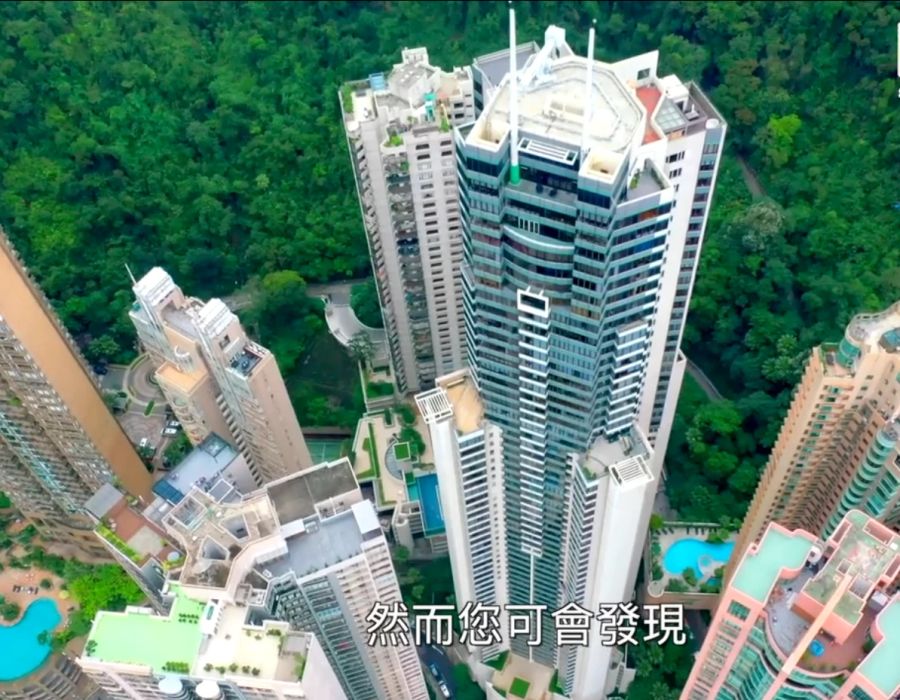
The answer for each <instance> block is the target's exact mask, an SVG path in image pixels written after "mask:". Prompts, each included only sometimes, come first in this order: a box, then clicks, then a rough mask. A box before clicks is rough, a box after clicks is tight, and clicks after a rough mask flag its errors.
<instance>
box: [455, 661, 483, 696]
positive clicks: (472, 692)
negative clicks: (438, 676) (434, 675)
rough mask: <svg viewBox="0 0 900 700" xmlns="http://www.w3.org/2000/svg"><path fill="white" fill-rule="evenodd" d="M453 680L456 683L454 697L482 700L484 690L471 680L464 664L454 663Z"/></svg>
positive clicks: (467, 668)
mask: <svg viewBox="0 0 900 700" xmlns="http://www.w3.org/2000/svg"><path fill="white" fill-rule="evenodd" d="M453 682H454V683H455V684H456V693H455V694H454V697H455V698H459V700H484V697H485V695H484V691H483V690H482V689H481V688H479V687H478V684H477V683H475V681H473V680H472V676H471V674H470V673H469V667H468V666H466V664H463V663H460V664H454V666H453Z"/></svg>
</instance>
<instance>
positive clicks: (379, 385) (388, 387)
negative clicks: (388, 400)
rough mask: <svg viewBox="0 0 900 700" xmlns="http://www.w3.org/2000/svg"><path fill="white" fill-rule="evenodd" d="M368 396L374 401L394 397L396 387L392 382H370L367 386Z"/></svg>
mask: <svg viewBox="0 0 900 700" xmlns="http://www.w3.org/2000/svg"><path fill="white" fill-rule="evenodd" d="M366 394H367V395H368V396H369V398H372V399H377V398H381V397H383V396H393V394H394V385H393V384H391V383H390V382H369V383H368V384H366Z"/></svg>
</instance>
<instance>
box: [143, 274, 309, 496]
mask: <svg viewBox="0 0 900 700" xmlns="http://www.w3.org/2000/svg"><path fill="white" fill-rule="evenodd" d="M133 289H134V294H135V297H136V298H137V301H136V302H135V303H134V304H133V305H132V308H131V310H130V312H129V316H130V317H131V321H132V323H134V327H135V329H136V330H137V334H138V338H139V339H140V342H141V345H142V346H143V347H144V348H145V349H146V350H147V352H148V353H149V355H150V359H151V362H153V365H154V367H155V368H156V371H155V375H154V376H155V377H156V380H157V382H158V384H159V387H160V389H162V392H163V394H164V395H165V397H166V399H167V401H168V402H169V405H170V406H171V407H172V410H173V411H174V412H175V415H176V416H177V417H178V420H179V421H180V422H181V425H182V426H183V428H184V430H185V433H186V434H187V436H188V437H189V438H190V440H191V442H192V443H193V444H194V445H198V444H200V443H201V442H202V441H203V440H205V439H206V437H207V436H209V435H210V433H215V434H217V435H220V436H221V437H223V438H225V439H226V440H227V441H229V442H230V443H232V444H234V445H235V446H236V447H237V448H238V450H239V451H240V452H241V453H242V454H243V455H244V456H245V457H246V459H247V462H248V464H249V466H250V469H251V472H252V473H253V474H254V477H255V478H256V481H257V484H258V485H259V484H263V483H265V482H266V481H270V480H272V479H276V478H278V477H280V476H284V475H286V474H291V473H293V472H295V471H297V470H300V469H305V468H307V467H309V466H310V465H311V464H312V457H311V456H310V454H309V449H308V448H307V446H306V441H305V440H304V438H303V433H302V432H301V430H300V424H299V423H298V422H297V416H296V414H295V413H294V409H293V407H292V406H291V401H290V398H289V396H288V393H287V389H286V388H285V385H284V380H283V379H282V377H281V372H280V371H279V369H278V364H277V362H276V361H275V357H274V356H273V355H272V353H270V352H269V351H268V350H267V349H266V348H264V347H262V346H261V345H259V344H257V343H254V342H253V341H252V340H250V339H249V338H248V337H247V334H246V332H245V331H244V329H243V327H242V326H241V323H240V321H239V320H238V317H237V316H235V314H233V313H232V312H231V311H230V310H229V309H228V307H227V306H225V303H224V302H222V301H221V300H220V299H211V300H210V301H208V302H202V301H200V300H199V299H195V298H193V297H186V296H185V295H184V293H183V292H182V291H181V288H180V287H178V286H177V285H176V284H175V283H174V282H173V281H172V278H171V276H169V274H168V273H166V271H165V270H163V269H162V268H159V267H154V268H153V269H152V270H150V271H149V272H148V273H147V274H146V275H144V277H142V278H141V279H140V280H139V281H137V282H136V283H135V284H134V287H133Z"/></svg>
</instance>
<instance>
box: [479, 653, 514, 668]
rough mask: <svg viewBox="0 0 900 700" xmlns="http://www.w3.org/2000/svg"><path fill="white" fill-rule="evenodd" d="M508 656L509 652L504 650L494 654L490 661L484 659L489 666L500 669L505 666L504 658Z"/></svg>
mask: <svg viewBox="0 0 900 700" xmlns="http://www.w3.org/2000/svg"><path fill="white" fill-rule="evenodd" d="M508 657H509V652H508V651H504V652H501V653H500V654H498V655H497V656H495V657H494V658H493V659H491V660H490V661H486V662H485V664H487V665H488V666H490V667H491V668H495V669H497V670H498V671H502V670H503V667H504V666H506V659H507V658H508Z"/></svg>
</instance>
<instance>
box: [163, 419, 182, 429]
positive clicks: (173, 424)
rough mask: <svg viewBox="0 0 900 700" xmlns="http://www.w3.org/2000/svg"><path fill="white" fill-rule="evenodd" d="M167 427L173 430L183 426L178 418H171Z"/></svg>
mask: <svg viewBox="0 0 900 700" xmlns="http://www.w3.org/2000/svg"><path fill="white" fill-rule="evenodd" d="M166 427H167V428H172V429H173V430H178V429H180V428H181V423H179V422H178V421H177V420H170V421H168V422H167V423H166Z"/></svg>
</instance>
